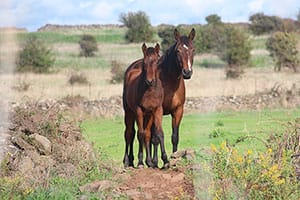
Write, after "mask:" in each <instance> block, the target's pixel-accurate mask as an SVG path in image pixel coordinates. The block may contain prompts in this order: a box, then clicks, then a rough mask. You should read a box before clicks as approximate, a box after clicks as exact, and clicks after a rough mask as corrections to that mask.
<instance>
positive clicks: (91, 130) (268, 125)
mask: <svg viewBox="0 0 300 200" xmlns="http://www.w3.org/2000/svg"><path fill="white" fill-rule="evenodd" d="M299 116H300V109H296V110H263V111H243V112H221V113H208V114H188V115H185V116H184V118H183V120H182V123H181V128H180V141H179V147H178V148H179V149H186V148H193V149H194V150H196V151H200V150H202V149H207V148H209V147H210V145H211V144H215V145H219V144H220V143H222V142H223V141H225V140H228V141H229V142H230V143H231V144H234V143H235V142H236V140H237V139H238V138H240V137H242V136H255V137H257V138H258V139H249V140H245V141H244V142H241V143H239V144H238V145H237V148H238V149H240V150H247V149H252V150H254V151H256V150H257V151H260V150H262V149H264V145H263V143H262V142H261V141H260V140H259V139H263V140H265V139H266V138H267V137H268V135H269V134H270V133H282V132H283V131H284V129H285V125H286V123H287V122H288V121H290V120H293V119H295V118H296V117H299ZM81 128H82V130H83V135H84V136H85V138H86V139H87V140H89V141H91V142H93V143H94V145H95V147H96V148H97V149H99V150H100V152H101V153H102V155H103V156H105V157H107V158H110V159H113V160H115V161H116V162H117V163H118V164H120V165H122V159H123V155H124V148H125V146H124V145H125V144H124V136H123V134H124V124H123V118H122V117H116V118H114V119H91V120H85V121H83V122H82V124H81ZM163 130H164V133H165V145H166V150H167V153H168V155H170V153H171V149H172V148H171V147H172V145H171V120H170V117H169V116H166V117H164V119H163ZM137 143H138V141H137V139H136V140H135V145H136V146H135V149H134V153H135V162H136V160H137V150H138V149H137Z"/></svg>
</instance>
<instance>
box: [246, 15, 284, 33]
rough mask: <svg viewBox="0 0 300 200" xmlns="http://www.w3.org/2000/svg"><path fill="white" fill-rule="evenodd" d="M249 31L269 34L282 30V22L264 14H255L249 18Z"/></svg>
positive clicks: (277, 18)
mask: <svg viewBox="0 0 300 200" xmlns="http://www.w3.org/2000/svg"><path fill="white" fill-rule="evenodd" d="M249 21H250V22H251V24H250V30H251V31H252V32H253V33H254V34H256V35H261V34H264V33H271V32H274V31H280V30H283V26H284V25H283V20H282V19H281V18H280V17H277V16H268V15H265V14H264V13H256V14H254V15H251V16H250V18H249Z"/></svg>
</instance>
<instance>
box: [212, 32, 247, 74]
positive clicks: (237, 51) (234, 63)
mask: <svg viewBox="0 0 300 200" xmlns="http://www.w3.org/2000/svg"><path fill="white" fill-rule="evenodd" d="M225 30H226V34H225V38H224V39H223V40H222V42H223V43H220V44H218V46H217V47H216V49H217V54H218V55H219V57H220V58H221V59H222V60H223V61H224V62H226V63H227V64H228V67H227V68H226V77H227V78H238V77H240V75H241V74H242V73H243V69H242V66H244V65H247V64H248V62H249V60H250V56H251V55H250V51H251V45H250V41H249V40H248V36H247V34H246V33H245V32H244V31H242V30H240V29H237V28H234V27H231V26H227V27H226V29H225Z"/></svg>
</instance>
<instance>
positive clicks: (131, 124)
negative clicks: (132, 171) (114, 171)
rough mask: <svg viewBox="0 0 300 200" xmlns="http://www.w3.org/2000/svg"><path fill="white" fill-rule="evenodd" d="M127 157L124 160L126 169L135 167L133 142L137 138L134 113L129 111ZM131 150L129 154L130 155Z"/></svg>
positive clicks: (127, 119)
mask: <svg viewBox="0 0 300 200" xmlns="http://www.w3.org/2000/svg"><path fill="white" fill-rule="evenodd" d="M125 126H126V128H125V133H124V137H125V143H126V146H125V155H124V159H123V164H124V167H129V166H131V167H133V160H134V156H133V141H134V136H135V129H134V113H133V112H131V111H129V110H127V111H125ZM128 150H129V154H128Z"/></svg>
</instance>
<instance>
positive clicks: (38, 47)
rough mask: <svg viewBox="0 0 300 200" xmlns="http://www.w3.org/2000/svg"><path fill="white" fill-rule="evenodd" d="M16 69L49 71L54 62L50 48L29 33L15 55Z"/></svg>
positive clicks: (39, 71)
mask: <svg viewBox="0 0 300 200" xmlns="http://www.w3.org/2000/svg"><path fill="white" fill-rule="evenodd" d="M16 62H17V63H16V64H17V71H20V72H26V71H32V72H35V73H44V72H49V69H50V67H52V66H53V64H54V62H55V57H54V55H53V53H52V51H51V49H50V48H48V47H47V46H46V45H45V43H44V42H42V40H39V39H38V38H37V37H36V36H34V35H30V36H29V37H28V38H27V40H26V41H25V43H24V45H23V47H22V50H21V51H20V52H19V53H18V56H17V61H16Z"/></svg>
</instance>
